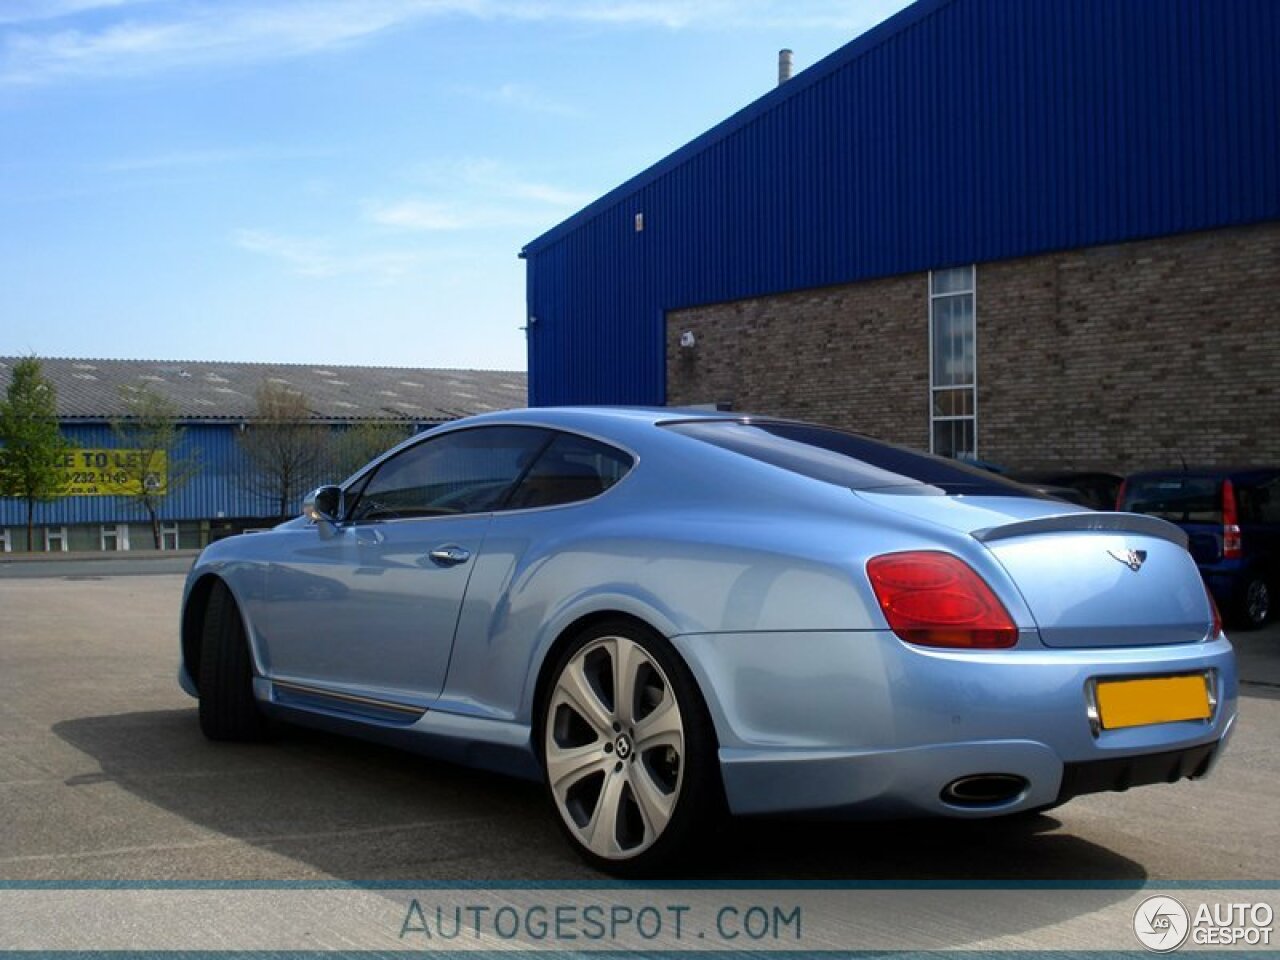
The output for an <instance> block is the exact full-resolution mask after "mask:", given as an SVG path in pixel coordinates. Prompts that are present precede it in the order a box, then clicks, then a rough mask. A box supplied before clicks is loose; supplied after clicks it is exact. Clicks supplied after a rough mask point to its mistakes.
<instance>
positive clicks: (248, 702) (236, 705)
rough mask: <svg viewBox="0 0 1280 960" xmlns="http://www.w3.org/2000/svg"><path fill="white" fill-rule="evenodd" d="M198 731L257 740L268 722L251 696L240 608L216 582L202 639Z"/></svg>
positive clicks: (210, 735)
mask: <svg viewBox="0 0 1280 960" xmlns="http://www.w3.org/2000/svg"><path fill="white" fill-rule="evenodd" d="M197 685H198V687H199V691H200V729H201V730H202V731H203V732H204V735H205V736H206V737H208V738H209V739H210V740H260V739H262V737H263V736H264V735H265V734H266V721H265V720H264V718H263V716H262V714H261V712H260V711H259V710H258V701H257V700H256V699H255V698H254V696H253V659H252V657H251V656H250V653H249V642H248V638H247V637H246V636H245V630H244V621H242V620H241V619H240V608H239V607H238V606H236V601H235V597H233V596H232V595H231V591H230V590H229V589H228V588H227V585H226V584H225V583H223V582H222V581H221V580H219V581H218V582H217V583H215V584H214V585H213V589H212V590H210V591H209V601H208V604H207V606H206V607H205V611H204V623H203V625H202V627H201V637H200V674H199V680H198V681H197Z"/></svg>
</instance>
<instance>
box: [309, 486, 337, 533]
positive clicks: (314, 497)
mask: <svg viewBox="0 0 1280 960" xmlns="http://www.w3.org/2000/svg"><path fill="white" fill-rule="evenodd" d="M302 515H303V516H304V517H306V518H307V519H308V520H310V521H311V522H312V523H314V524H315V525H316V529H317V530H319V531H320V536H322V537H323V538H324V539H326V540H328V539H329V538H330V537H332V536H333V535H334V534H335V533H337V532H338V523H339V519H340V518H341V516H342V488H341V487H317V488H316V489H315V490H312V491H311V492H310V493H309V494H307V497H306V499H305V500H303V501H302Z"/></svg>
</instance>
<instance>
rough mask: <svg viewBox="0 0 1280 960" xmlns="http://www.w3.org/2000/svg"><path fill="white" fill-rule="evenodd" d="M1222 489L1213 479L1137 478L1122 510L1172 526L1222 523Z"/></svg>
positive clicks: (1121, 507) (1121, 506) (1125, 493)
mask: <svg viewBox="0 0 1280 960" xmlns="http://www.w3.org/2000/svg"><path fill="white" fill-rule="evenodd" d="M1220 486H1221V485H1220V483H1219V481H1218V480H1217V479H1216V478H1214V477H1188V476H1169V477H1136V478H1133V479H1131V480H1130V481H1129V483H1128V485H1127V486H1126V487H1125V490H1124V499H1123V500H1122V501H1121V502H1120V509H1121V510H1129V511H1132V512H1133V513H1146V514H1149V515H1151V516H1153V517H1159V518H1160V519H1162V520H1169V521H1172V522H1173V523H1221V522H1222V496H1221V494H1220Z"/></svg>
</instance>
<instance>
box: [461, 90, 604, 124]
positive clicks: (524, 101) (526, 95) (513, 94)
mask: <svg viewBox="0 0 1280 960" xmlns="http://www.w3.org/2000/svg"><path fill="white" fill-rule="evenodd" d="M464 92H466V93H469V94H470V95H471V96H474V97H476V98H478V99H480V100H484V101H485V102H487V103H496V104H498V105H499V106H503V107H511V108H513V109H516V110H525V111H528V112H529V113H543V114H550V115H553V116H561V117H573V116H578V115H579V112H578V111H577V110H576V109H575V108H573V107H571V106H570V105H569V104H567V103H561V102H560V101H558V100H553V99H552V98H550V97H548V96H545V95H544V94H541V93H539V92H538V91H537V90H534V89H533V88H532V87H529V86H526V85H525V84H522V83H504V84H502V85H501V86H498V87H495V88H493V89H490V90H467V91H464Z"/></svg>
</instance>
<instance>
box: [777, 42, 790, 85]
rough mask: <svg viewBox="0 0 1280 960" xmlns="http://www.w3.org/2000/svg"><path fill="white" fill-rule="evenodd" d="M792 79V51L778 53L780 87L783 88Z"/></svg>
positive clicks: (784, 50)
mask: <svg viewBox="0 0 1280 960" xmlns="http://www.w3.org/2000/svg"><path fill="white" fill-rule="evenodd" d="M790 79H791V51H790V50H786V49H783V50H779V51H778V86H782V85H783V84H784V83H786V82H787V81H788V80H790Z"/></svg>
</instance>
